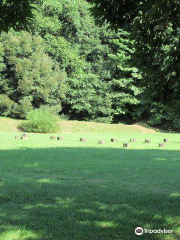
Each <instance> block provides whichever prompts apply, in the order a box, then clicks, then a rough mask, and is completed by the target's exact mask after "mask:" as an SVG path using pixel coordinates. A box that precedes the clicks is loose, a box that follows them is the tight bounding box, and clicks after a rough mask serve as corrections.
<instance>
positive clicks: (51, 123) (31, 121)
mask: <svg viewBox="0 0 180 240" xmlns="http://www.w3.org/2000/svg"><path fill="white" fill-rule="evenodd" d="M26 118H27V121H26V122H23V123H22V124H21V125H20V128H21V129H23V130H24V131H26V132H34V133H51V132H58V130H59V127H58V117H57V116H56V115H55V114H53V113H52V112H50V111H47V110H43V109H36V110H32V111H30V112H29V113H28V114H27V116H26Z"/></svg>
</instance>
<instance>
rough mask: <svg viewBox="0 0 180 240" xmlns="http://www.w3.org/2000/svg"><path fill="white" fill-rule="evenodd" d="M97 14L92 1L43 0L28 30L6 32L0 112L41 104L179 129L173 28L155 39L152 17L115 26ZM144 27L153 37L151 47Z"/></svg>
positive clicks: (1, 43) (1, 40)
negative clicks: (150, 27) (141, 120)
mask: <svg viewBox="0 0 180 240" xmlns="http://www.w3.org/2000/svg"><path fill="white" fill-rule="evenodd" d="M27 10H28V11H29V8H28V9H27ZM96 10H97V9H96ZM92 12H94V5H93V4H92V3H90V2H89V1H85V0H79V1H74V3H73V4H72V2H70V1H67V0H42V1H39V2H36V8H34V9H32V13H33V14H32V18H31V21H30V22H28V24H27V27H26V30H19V29H18V24H17V27H12V28H9V27H8V32H7V31H2V32H1V35H0V114H1V115H3V116H10V117H15V118H25V117H26V114H27V112H29V111H31V110H32V109H35V108H42V109H49V110H51V111H53V112H55V113H58V114H60V115H65V116H66V117H67V118H69V119H79V120H88V121H97V122H107V123H110V122H120V121H122V120H123V121H126V122H133V121H138V120H140V119H145V120H147V121H148V122H149V123H150V124H152V125H164V126H166V127H171V128H176V129H178V128H180V121H179V118H178V114H177V112H178V108H179V102H178V91H179V85H178V81H179V80H178V66H175V67H172V64H173V63H174V62H172V61H174V58H175V56H174V55H173V54H175V55H176V48H175V45H176V42H177V41H178V39H177V38H176V37H177V36H176V37H174V35H173V34H175V33H174V30H173V26H172V25H171V24H170V25H169V27H168V28H167V29H164V30H165V32H164V37H163V41H164V44H163V45H162V44H158V43H159V41H160V37H159V38H157V39H153V40H152V39H151V37H150V33H149V32H148V31H147V33H146V28H148V27H149V26H147V24H148V23H149V22H147V21H149V15H147V16H143V18H142V17H141V16H139V15H137V16H136V18H135V20H136V21H134V22H133V24H130V25H131V26H130V25H128V24H129V22H130V20H129V19H127V22H126V23H123V24H122V25H121V26H118V27H116V26H117V24H114V25H115V30H112V28H111V24H112V22H111V21H107V22H106V19H103V18H100V19H99V21H102V22H103V24H101V25H97V24H96V21H97V20H98V19H97V17H96V14H94V15H95V17H94V16H93V15H92ZM97 16H101V15H100V14H99V12H98V14H97ZM121 16H122V15H121ZM128 16H129V15H128ZM133 16H134V15H133ZM142 19H143V21H142ZM107 20H108V19H107ZM109 22H110V23H109ZM118 22H121V21H118ZM139 23H141V28H139ZM149 24H150V23H149ZM4 26H5V25H4ZM12 26H13V24H12ZM129 26H130V27H129ZM10 27H11V25H10ZM3 30H6V29H3ZM143 31H144V32H145V33H146V35H147V36H146V37H147V38H148V37H149V42H148V44H146V45H145V46H143V45H142V42H143V39H142V36H144V35H143ZM134 33H136V38H135V34H134ZM172 33H173V34H172ZM176 34H178V33H176ZM161 39H162V37H161ZM173 44H174V45H173ZM172 45H173V50H172ZM170 56H172V57H170ZM176 57H177V56H176ZM173 66H174V65H173ZM164 76H167V79H166V78H164ZM162 88H163V89H164V91H161V89H162ZM169 91H171V93H172V94H169ZM167 93H168V94H167Z"/></svg>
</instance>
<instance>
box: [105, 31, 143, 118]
mask: <svg viewBox="0 0 180 240" xmlns="http://www.w3.org/2000/svg"><path fill="white" fill-rule="evenodd" d="M117 36H118V39H113V40H110V44H111V48H112V50H113V51H112V53H111V54H109V57H110V59H111V71H112V74H111V76H112V79H111V80H110V81H109V84H110V88H111V99H112V114H113V116H114V118H115V119H116V121H117V120H120V119H121V117H122V115H126V117H127V118H129V119H133V118H134V119H137V118H138V116H137V114H136V109H135V108H137V107H138V105H140V94H141V92H142V89H141V88H140V86H139V80H140V79H141V74H140V73H139V71H138V69H137V68H136V67H133V65H132V54H133V52H134V46H133V41H130V40H129V39H128V37H129V34H128V33H127V32H126V31H123V30H119V33H118V34H117Z"/></svg>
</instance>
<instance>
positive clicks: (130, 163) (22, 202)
mask: <svg viewBox="0 0 180 240" xmlns="http://www.w3.org/2000/svg"><path fill="white" fill-rule="evenodd" d="M179 156H180V151H168V150H163V151H162V150H132V149H128V150H125V149H110V148H109V149H108V148H99V149H97V148H67V147H64V148H48V149H28V148H24V149H21V150H3V151H1V152H0V164H1V168H0V206H1V212H0V239H2V240H11V239H17V240H35V239H37V240H61V239H62V240H71V239H73V240H134V239H136V235H135V233H134V230H135V228H136V227H139V226H141V227H143V228H147V229H173V230H174V233H173V234H171V235H165V234H164V235H163V234H151V235H150V234H143V235H142V236H141V239H145V240H146V239H154V240H156V239H168V240H170V239H174V240H177V239H179V238H180V232H179V224H180V218H179V209H180V178H179V177H180V173H179V166H180V158H179Z"/></svg>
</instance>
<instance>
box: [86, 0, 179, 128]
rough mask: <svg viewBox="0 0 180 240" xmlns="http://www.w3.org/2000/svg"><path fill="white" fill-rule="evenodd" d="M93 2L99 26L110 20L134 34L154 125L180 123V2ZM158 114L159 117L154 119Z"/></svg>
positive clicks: (151, 0) (137, 63)
mask: <svg viewBox="0 0 180 240" xmlns="http://www.w3.org/2000/svg"><path fill="white" fill-rule="evenodd" d="M91 2H94V3H95V5H94V14H95V16H96V18H97V20H98V21H99V22H103V21H105V20H106V21H107V22H110V24H111V25H112V27H114V28H118V27H120V26H121V27H122V26H123V27H124V28H126V29H129V30H130V31H131V37H132V38H133V39H135V48H136V52H135V56H134V58H135V59H136V66H137V67H138V68H140V70H141V71H142V84H143V86H144V87H145V89H146V95H145V97H146V102H147V101H149V108H150V109H152V111H150V112H152V115H150V117H151V120H150V122H151V123H159V124H162V123H163V122H164V121H165V122H166V121H167V122H171V125H172V123H173V122H174V121H175V122H177V121H178V119H179V118H180V114H179V112H180V111H179V110H180V108H179V106H180V100H179V95H180V82H179V78H180V71H179V60H180V55H179V52H180V40H179V39H180V22H179V12H180V2H179V1H177V0H173V1H167V0H157V1H153V0H150V1H146V0H144V1H134V0H125V1H119V0H115V1H114V0H113V1H112V0H110V1H109V0H106V1H99V0H93V1H91ZM154 112H156V113H157V114H155V115H154ZM148 113H149V111H148ZM158 113H159V114H158ZM155 116H156V117H155ZM153 118H155V119H154V120H152V119H153ZM176 125H177V124H176Z"/></svg>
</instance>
